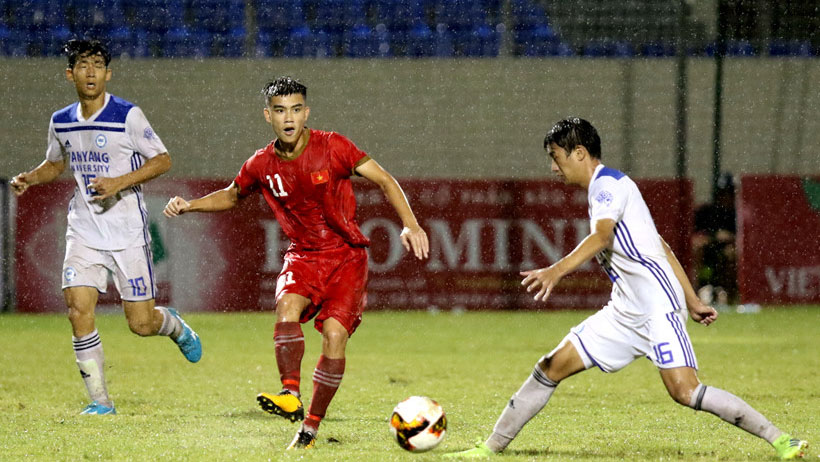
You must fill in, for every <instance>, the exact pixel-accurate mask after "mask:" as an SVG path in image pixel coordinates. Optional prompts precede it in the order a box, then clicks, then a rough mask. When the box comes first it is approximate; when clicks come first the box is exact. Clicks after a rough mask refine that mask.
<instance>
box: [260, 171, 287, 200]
mask: <svg viewBox="0 0 820 462" xmlns="http://www.w3.org/2000/svg"><path fill="white" fill-rule="evenodd" d="M265 178H267V179H268V184H269V185H270V190H271V192H272V193H273V195H274V196H276V197H285V196H287V195H288V193H287V192H285V187H284V186H283V185H282V177H280V176H279V174H278V173H277V174H275V175H273V178H271V177H270V175H265ZM273 180H276V184H274V183H273Z"/></svg>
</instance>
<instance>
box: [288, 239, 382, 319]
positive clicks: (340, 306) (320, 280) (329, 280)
mask: <svg viewBox="0 0 820 462" xmlns="http://www.w3.org/2000/svg"><path fill="white" fill-rule="evenodd" d="M366 287H367V250H365V249H364V248H361V247H348V246H344V247H339V248H337V249H331V250H311V251H288V252H287V253H286V254H285V264H284V266H283V267H282V272H280V273H279V278H278V279H277V280H276V302H277V303H278V302H279V300H280V299H281V298H282V296H283V295H285V294H297V295H301V296H303V297H306V298H309V299H310V301H311V304H310V305H308V306H307V308H305V310H304V311H302V315H301V317H300V318H299V322H301V323H306V322H308V321H309V320H310V319H311V318H313V317H314V316H316V320H315V321H314V326H315V327H316V330H318V331H319V332H322V324H323V322H324V320H325V319H327V318H333V319H335V320H337V321H339V322H340V323H341V324H342V325H343V326H344V327H345V329H347V332H348V334H350V335H353V332H354V331H355V330H356V328H357V327H358V326H359V324H360V323H361V322H362V313H363V312H364V307H365V305H366V303H367V292H366V291H365V288H366ZM317 314H318V316H317Z"/></svg>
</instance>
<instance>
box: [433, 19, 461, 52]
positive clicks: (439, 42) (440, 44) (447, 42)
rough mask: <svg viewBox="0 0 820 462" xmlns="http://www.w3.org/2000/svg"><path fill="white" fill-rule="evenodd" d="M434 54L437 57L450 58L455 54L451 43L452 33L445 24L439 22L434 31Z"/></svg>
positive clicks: (453, 45)
mask: <svg viewBox="0 0 820 462" xmlns="http://www.w3.org/2000/svg"><path fill="white" fill-rule="evenodd" d="M434 46H435V50H434V56H436V57H437V58H450V57H452V56H454V55H455V53H456V50H455V44H454V43H453V33H452V31H450V28H449V27H448V26H447V24H444V23H439V24H438V25H437V26H436V32H435V45H434Z"/></svg>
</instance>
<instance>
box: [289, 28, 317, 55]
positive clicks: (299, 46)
mask: <svg viewBox="0 0 820 462" xmlns="http://www.w3.org/2000/svg"><path fill="white" fill-rule="evenodd" d="M315 54H316V45H315V39H314V37H313V32H311V30H310V27H308V26H307V24H301V25H299V26H297V27H294V28H293V29H291V30H290V31H289V32H288V38H287V40H286V41H285V45H284V50H283V56H285V57H288V58H303V57H313V56H315Z"/></svg>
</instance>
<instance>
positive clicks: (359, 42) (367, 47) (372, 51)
mask: <svg viewBox="0 0 820 462" xmlns="http://www.w3.org/2000/svg"><path fill="white" fill-rule="evenodd" d="M378 50H379V41H378V38H377V37H376V36H375V35H374V34H373V30H372V29H370V26H368V25H367V24H365V23H364V22H361V23H358V24H356V25H354V26H353V27H351V28H350V29H348V30H346V31H345V33H344V38H343V51H344V55H345V56H347V57H350V58H369V57H372V56H377V54H378Z"/></svg>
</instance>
